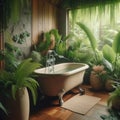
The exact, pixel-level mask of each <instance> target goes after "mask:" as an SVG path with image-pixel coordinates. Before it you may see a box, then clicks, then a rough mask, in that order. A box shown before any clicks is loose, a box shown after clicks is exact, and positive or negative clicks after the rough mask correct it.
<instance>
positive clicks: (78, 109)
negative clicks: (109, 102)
mask: <svg viewBox="0 0 120 120" xmlns="http://www.w3.org/2000/svg"><path fill="white" fill-rule="evenodd" d="M100 99H101V98H98V97H93V96H88V95H82V96H81V95H79V94H77V95H75V96H74V97H72V98H70V99H69V100H67V101H65V102H64V103H63V105H62V106H61V107H62V108H65V109H68V110H70V111H72V112H75V113H79V114H83V115H84V114H86V113H87V112H88V111H89V110H90V109H91V108H92V107H94V105H96V104H97V103H98V102H99V101H100Z"/></svg>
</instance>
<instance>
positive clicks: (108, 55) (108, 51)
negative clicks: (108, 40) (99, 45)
mask: <svg viewBox="0 0 120 120" xmlns="http://www.w3.org/2000/svg"><path fill="white" fill-rule="evenodd" d="M102 52H103V56H104V58H105V59H106V60H108V61H109V62H110V63H113V62H114V61H115V56H116V55H115V52H114V51H113V49H112V47H110V46H109V45H104V47H103V49H102Z"/></svg>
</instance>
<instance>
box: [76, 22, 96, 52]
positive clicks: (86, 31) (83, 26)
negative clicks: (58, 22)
mask: <svg viewBox="0 0 120 120" xmlns="http://www.w3.org/2000/svg"><path fill="white" fill-rule="evenodd" d="M77 24H78V25H79V26H80V27H81V28H82V29H83V30H84V31H85V33H86V34H87V36H88V38H89V40H90V44H91V47H92V49H93V51H95V50H96V48H97V40H96V38H95V36H94V35H93V33H92V32H91V30H90V29H89V28H88V27H87V26H86V25H84V24H83V23H81V22H78V23H77Z"/></svg>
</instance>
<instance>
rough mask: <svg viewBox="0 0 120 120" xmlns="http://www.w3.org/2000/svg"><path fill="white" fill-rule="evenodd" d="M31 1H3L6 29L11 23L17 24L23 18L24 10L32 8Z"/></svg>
mask: <svg viewBox="0 0 120 120" xmlns="http://www.w3.org/2000/svg"><path fill="white" fill-rule="evenodd" d="M30 3H31V0H4V1H3V3H2V4H3V18H4V28H6V27H7V26H8V23H9V22H12V23H16V22H18V21H19V19H20V17H21V13H22V11H23V10H24V8H25V9H26V8H29V7H30Z"/></svg>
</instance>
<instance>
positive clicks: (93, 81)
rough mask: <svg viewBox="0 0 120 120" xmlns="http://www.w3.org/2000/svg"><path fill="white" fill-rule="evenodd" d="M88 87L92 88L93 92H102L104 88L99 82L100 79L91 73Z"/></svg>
mask: <svg viewBox="0 0 120 120" xmlns="http://www.w3.org/2000/svg"><path fill="white" fill-rule="evenodd" d="M90 85H91V86H92V89H93V90H97V91H98V90H102V89H103V88H104V85H103V83H102V81H101V80H100V78H99V77H98V76H97V75H95V74H93V73H91V74H90Z"/></svg>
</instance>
